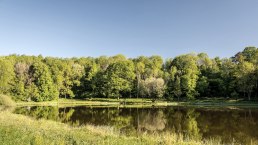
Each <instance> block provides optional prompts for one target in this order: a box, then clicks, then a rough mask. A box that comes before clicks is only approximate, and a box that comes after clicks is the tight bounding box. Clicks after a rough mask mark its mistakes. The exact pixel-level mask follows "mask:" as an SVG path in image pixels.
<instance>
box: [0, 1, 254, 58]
mask: <svg viewBox="0 0 258 145" xmlns="http://www.w3.org/2000/svg"><path fill="white" fill-rule="evenodd" d="M246 46H256V47H257V46H258V1H257V0H74V1H72V0H69V1H68V0H0V55H8V54H13V53H16V54H27V55H39V54H42V55H43V56H58V57H74V56H77V57H80V56H93V57H97V56H101V55H108V56H110V55H115V54H124V55H126V56H127V57H137V56H140V55H145V56H151V55H161V56H162V57H164V58H170V57H175V56H177V55H180V54H185V53H191V52H197V53H198V52H205V53H207V54H208V55H209V56H211V57H215V56H220V57H230V56H232V55H234V54H235V53H237V52H238V51H241V50H243V49H244V47H246Z"/></svg>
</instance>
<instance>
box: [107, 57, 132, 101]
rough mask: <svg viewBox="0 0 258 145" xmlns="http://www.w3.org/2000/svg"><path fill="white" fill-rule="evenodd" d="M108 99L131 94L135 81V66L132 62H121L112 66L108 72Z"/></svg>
mask: <svg viewBox="0 0 258 145" xmlns="http://www.w3.org/2000/svg"><path fill="white" fill-rule="evenodd" d="M106 76H107V77H106V80H107V81H106V82H107V83H106V85H105V88H106V95H107V97H117V98H118V99H119V97H121V96H122V95H126V96H127V95H128V93H129V94H130V92H131V90H132V85H133V84H132V83H133V80H134V79H135V74H134V65H133V62H131V61H119V62H115V63H113V64H111V65H110V66H109V67H108V68H107V70H106Z"/></svg>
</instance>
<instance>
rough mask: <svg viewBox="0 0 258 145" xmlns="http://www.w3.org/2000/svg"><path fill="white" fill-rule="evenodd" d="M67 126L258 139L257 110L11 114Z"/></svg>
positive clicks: (83, 109)
mask: <svg viewBox="0 0 258 145" xmlns="http://www.w3.org/2000/svg"><path fill="white" fill-rule="evenodd" d="M14 112H15V113H18V114H24V115H27V116H31V117H34V118H37V119H41V118H44V119H49V120H55V121H59V122H64V123H67V124H70V125H75V126H80V125H87V124H91V125H100V126H110V127H113V128H115V129H116V130H119V131H120V132H121V133H122V134H126V135H131V136H135V135H138V134H141V133H162V132H176V133H183V134H185V135H188V136H190V137H194V138H200V139H205V138H207V139H209V138H218V137H219V138H221V140H222V141H223V142H224V143H227V142H232V140H235V141H240V142H242V143H243V144H250V143H251V142H256V141H257V140H258V109H256V108H253V109H251V108H250V109H248V108H230V109H229V108H197V107H142V108H121V107H106V106H104V107H89V106H77V107H61V108H60V107H59V108H58V107H49V106H37V107H36V106H34V107H20V108H16V110H15V111H14Z"/></svg>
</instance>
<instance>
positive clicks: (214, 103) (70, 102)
mask: <svg viewBox="0 0 258 145" xmlns="http://www.w3.org/2000/svg"><path fill="white" fill-rule="evenodd" d="M16 106H116V107H117V106H119V107H131V106H136V107H148V106H149V107H152V106H154V107H162V106H164V107H166V106H189V107H191V106H193V107H198V106H199V107H252V108H253V107H258V102H250V101H232V100H220V101H218V100H195V101H181V102H176V101H165V100H158V101H156V102H152V101H151V100H150V99H126V100H124V99H120V100H117V99H106V98H104V99H102V98H97V99H92V100H79V99H59V100H58V101H46V102H16Z"/></svg>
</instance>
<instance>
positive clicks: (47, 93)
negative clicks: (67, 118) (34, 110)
mask: <svg viewBox="0 0 258 145" xmlns="http://www.w3.org/2000/svg"><path fill="white" fill-rule="evenodd" d="M31 72H32V73H33V78H34V81H33V82H32V84H31V85H30V93H31V94H30V95H31V97H32V100H34V101H37V102H41V101H50V100H56V99H57V98H58V91H57V89H56V88H55V86H54V85H53V80H52V78H51V74H50V72H49V70H48V67H47V65H46V64H44V63H42V62H35V63H34V64H33V65H32V67H31ZM36 86H37V87H36Z"/></svg>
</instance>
